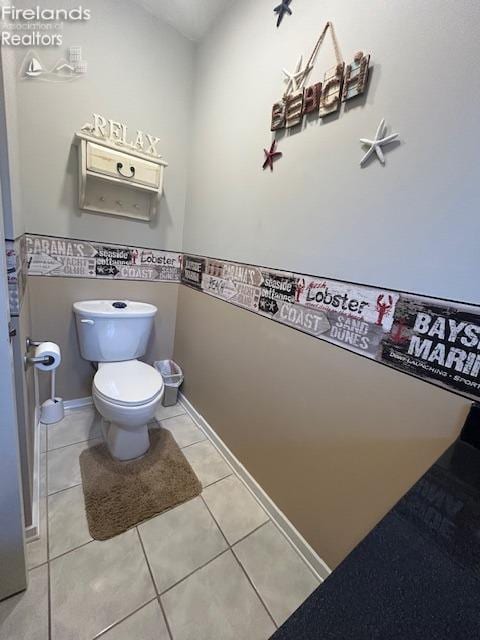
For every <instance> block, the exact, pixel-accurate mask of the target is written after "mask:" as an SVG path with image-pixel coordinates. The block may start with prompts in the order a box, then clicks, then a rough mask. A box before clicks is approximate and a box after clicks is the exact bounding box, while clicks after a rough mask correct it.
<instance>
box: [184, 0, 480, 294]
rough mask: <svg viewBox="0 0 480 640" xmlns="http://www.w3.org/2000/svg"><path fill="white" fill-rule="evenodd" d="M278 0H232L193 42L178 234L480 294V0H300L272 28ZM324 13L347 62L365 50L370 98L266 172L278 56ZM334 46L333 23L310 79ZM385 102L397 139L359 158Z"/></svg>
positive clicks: (303, 43)
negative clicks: (380, 152)
mask: <svg viewBox="0 0 480 640" xmlns="http://www.w3.org/2000/svg"><path fill="white" fill-rule="evenodd" d="M273 4H274V3H272V2H271V0H242V2H237V3H234V5H233V6H232V8H231V9H230V10H228V11H227V12H226V13H225V14H224V16H223V18H222V19H221V21H220V22H218V23H217V24H216V25H215V28H214V29H213V31H212V32H211V33H210V34H209V36H208V38H207V39H206V40H205V41H204V42H203V44H202V45H201V47H200V49H199V53H198V57H197V64H198V67H197V74H198V75H197V77H196V118H195V133H194V138H193V139H194V150H193V153H192V155H191V175H192V178H191V185H190V186H191V189H190V191H189V199H188V207H187V215H186V220H185V235H184V249H185V250H186V251H189V252H197V253H200V254H207V255H212V256H219V257H224V258H229V259H234V260H240V261H247V262H253V263H257V264H264V265H268V266H276V267H280V268H286V269H292V270H299V271H304V272H310V273H314V274H318V275H324V276H331V277H336V278H340V279H346V280H350V281H356V282H365V283H368V284H375V285H380V286H385V287H391V288H394V289H399V290H410V291H413V292H419V293H424V294H431V295H436V296H440V297H451V298H454V299H459V300H464V301H472V302H479V295H480V282H479V280H478V278H476V277H475V275H474V274H475V273H476V272H477V270H478V265H479V263H480V252H479V251H478V237H479V232H480V215H479V210H480V206H479V205H480V188H479V177H480V174H479V166H480V158H479V149H480V146H479V140H480V118H479V115H478V105H479V100H480V82H479V75H480V72H479V69H480V67H479V66H478V29H479V24H480V4H479V3H478V2H477V0H422V1H421V2H420V1H419V0H388V2H385V0H364V1H363V2H358V1H357V0H322V2H318V0H303V1H302V2H293V3H292V9H293V12H294V14H293V16H291V17H288V16H287V17H286V18H285V19H284V22H283V24H282V25H281V27H280V28H279V29H276V27H275V24H274V16H273V13H272V7H273ZM329 19H330V20H332V21H333V22H334V25H335V27H336V32H337V36H338V39H339V41H340V45H341V48H342V52H343V55H344V58H345V60H346V61H347V62H350V61H351V59H352V57H353V54H354V53H355V52H356V51H357V50H359V49H363V50H364V51H365V52H369V53H371V54H372V63H373V72H372V77H371V84H370V87H369V90H368V95H367V98H366V100H365V101H363V100H362V99H359V101H358V102H356V103H355V101H351V103H350V108H349V110H348V112H345V111H344V110H343V109H342V113H341V115H340V117H338V118H336V119H335V118H334V119H333V120H331V121H328V120H327V121H324V122H322V121H321V120H313V121H311V122H310V123H309V124H308V125H307V129H306V130H305V131H301V132H299V133H296V134H294V135H291V136H287V137H284V138H283V139H281V140H280V143H279V148H280V150H281V151H282V152H283V153H284V157H283V159H281V160H280V161H279V162H277V164H276V165H275V170H274V172H273V174H270V171H268V172H267V171H266V172H263V171H262V169H261V165H262V162H263V147H266V146H267V145H269V143H270V139H271V134H270V131H269V124H270V111H271V106H272V104H273V103H274V102H275V101H277V100H278V99H279V98H280V97H281V95H282V91H283V86H282V76H281V68H282V67H287V68H289V69H292V68H293V67H294V66H295V64H296V62H297V59H298V57H299V55H300V54H301V53H303V54H304V56H305V57H308V56H309V54H310V51H311V49H312V48H313V45H314V43H315V41H316V39H317V37H318V35H319V33H320V31H321V30H322V29H323V26H324V24H325V22H326V21H327V20H329ZM334 60H335V59H334V57H333V48H332V46H331V41H330V40H329V39H328V38H327V40H326V41H325V44H324V46H323V47H322V51H321V54H320V56H319V58H318V63H317V66H316V70H315V72H314V74H312V77H311V80H312V81H313V80H317V79H318V80H320V79H321V75H322V74H323V72H324V71H325V70H326V69H327V68H328V67H330V66H332V65H333V63H334ZM382 117H385V118H386V119H387V123H388V125H389V127H391V129H390V131H392V130H393V131H399V132H400V134H401V145H400V146H398V147H396V148H394V147H393V146H392V148H391V149H390V150H388V151H387V159H386V162H387V164H386V167H382V166H381V165H380V164H379V163H378V162H374V163H372V164H370V165H369V166H367V167H365V168H364V169H360V167H359V160H360V158H361V157H362V154H363V149H362V147H361V145H360V143H359V138H360V137H370V136H373V135H374V133H375V130H376V128H377V125H378V123H379V121H380V119H381V118H382Z"/></svg>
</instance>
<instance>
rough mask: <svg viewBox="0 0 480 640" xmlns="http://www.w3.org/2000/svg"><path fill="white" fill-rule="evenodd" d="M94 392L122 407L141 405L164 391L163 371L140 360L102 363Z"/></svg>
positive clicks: (154, 398) (95, 379)
mask: <svg viewBox="0 0 480 640" xmlns="http://www.w3.org/2000/svg"><path fill="white" fill-rule="evenodd" d="M93 391H94V394H95V395H96V396H97V397H98V398H101V399H102V400H104V401H105V402H107V403H109V404H113V405H118V406H121V407H138V406H142V405H145V404H149V403H151V402H153V401H155V400H156V399H157V398H158V396H159V395H160V394H162V392H163V379H162V376H161V375H160V373H159V372H158V371H157V370H156V369H154V368H153V367H151V366H150V365H148V364H145V363H144V362H140V360H126V361H122V362H106V363H100V366H99V369H98V371H97V373H96V374H95V377H94V378H93Z"/></svg>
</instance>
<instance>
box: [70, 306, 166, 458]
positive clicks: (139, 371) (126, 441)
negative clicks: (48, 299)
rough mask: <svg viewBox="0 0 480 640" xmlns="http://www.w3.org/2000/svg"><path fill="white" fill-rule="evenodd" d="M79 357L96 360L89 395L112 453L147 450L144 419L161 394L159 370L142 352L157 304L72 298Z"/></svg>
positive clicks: (133, 454) (126, 455) (129, 455)
mask: <svg viewBox="0 0 480 640" xmlns="http://www.w3.org/2000/svg"><path fill="white" fill-rule="evenodd" d="M73 311H74V314H75V320H76V326H77V333H78V341H79V345H80V353H81V355H82V358H84V359H85V360H89V361H90V362H93V363H95V364H96V365H97V367H98V369H97V373H96V374H95V377H94V379H93V388H92V396H93V401H94V403H95V406H96V408H97V409H98V412H99V413H100V415H101V416H103V418H104V420H103V432H104V433H103V434H104V437H105V440H106V443H107V446H108V449H109V451H110V453H111V454H112V456H114V457H115V458H118V459H119V460H132V459H134V458H138V457H139V456H141V455H143V454H144V453H146V452H147V450H148V447H149V445H150V442H149V437H148V423H149V422H150V421H151V420H152V418H153V416H154V415H155V410H156V408H157V406H158V405H159V403H160V401H161V400H162V397H163V379H162V376H161V375H160V373H159V372H158V371H157V370H156V369H154V368H153V367H151V366H150V365H148V364H145V363H144V362H140V360H138V358H140V357H142V356H144V355H145V353H146V351H147V345H148V340H149V337H150V335H151V333H152V330H153V321H154V317H155V315H156V313H157V308H156V307H155V306H154V305H153V304H148V303H146V302H134V301H131V300H86V301H83V302H75V303H74V304H73Z"/></svg>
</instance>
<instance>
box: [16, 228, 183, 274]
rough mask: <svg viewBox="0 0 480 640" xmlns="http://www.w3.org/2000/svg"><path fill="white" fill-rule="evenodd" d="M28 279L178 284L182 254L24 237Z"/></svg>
mask: <svg viewBox="0 0 480 640" xmlns="http://www.w3.org/2000/svg"><path fill="white" fill-rule="evenodd" d="M25 242H26V250H27V261H28V275H29V276H58V277H63V278H65V277H67V278H102V279H107V280H143V281H147V282H180V269H181V261H182V254H181V253H175V252H172V251H158V250H157V249H147V248H145V247H132V246H130V245H120V244H109V243H106V242H95V241H90V240H76V239H73V238H56V237H52V236H40V235H31V234H26V236H25Z"/></svg>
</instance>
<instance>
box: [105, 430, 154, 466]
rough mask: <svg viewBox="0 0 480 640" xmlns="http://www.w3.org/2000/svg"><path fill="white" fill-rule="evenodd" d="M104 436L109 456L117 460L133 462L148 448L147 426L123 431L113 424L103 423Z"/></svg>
mask: <svg viewBox="0 0 480 640" xmlns="http://www.w3.org/2000/svg"><path fill="white" fill-rule="evenodd" d="M104 436H105V441H106V443H107V447H108V450H109V452H110V454H111V455H112V456H113V457H114V458H116V459H117V460H134V459H135V458H139V457H140V456H143V455H144V454H145V453H147V451H148V449H149V448H150V437H149V435H148V425H146V424H145V425H143V426H141V427H135V429H132V428H130V429H125V428H124V427H122V425H120V424H117V423H115V422H109V423H108V422H106V421H104Z"/></svg>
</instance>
